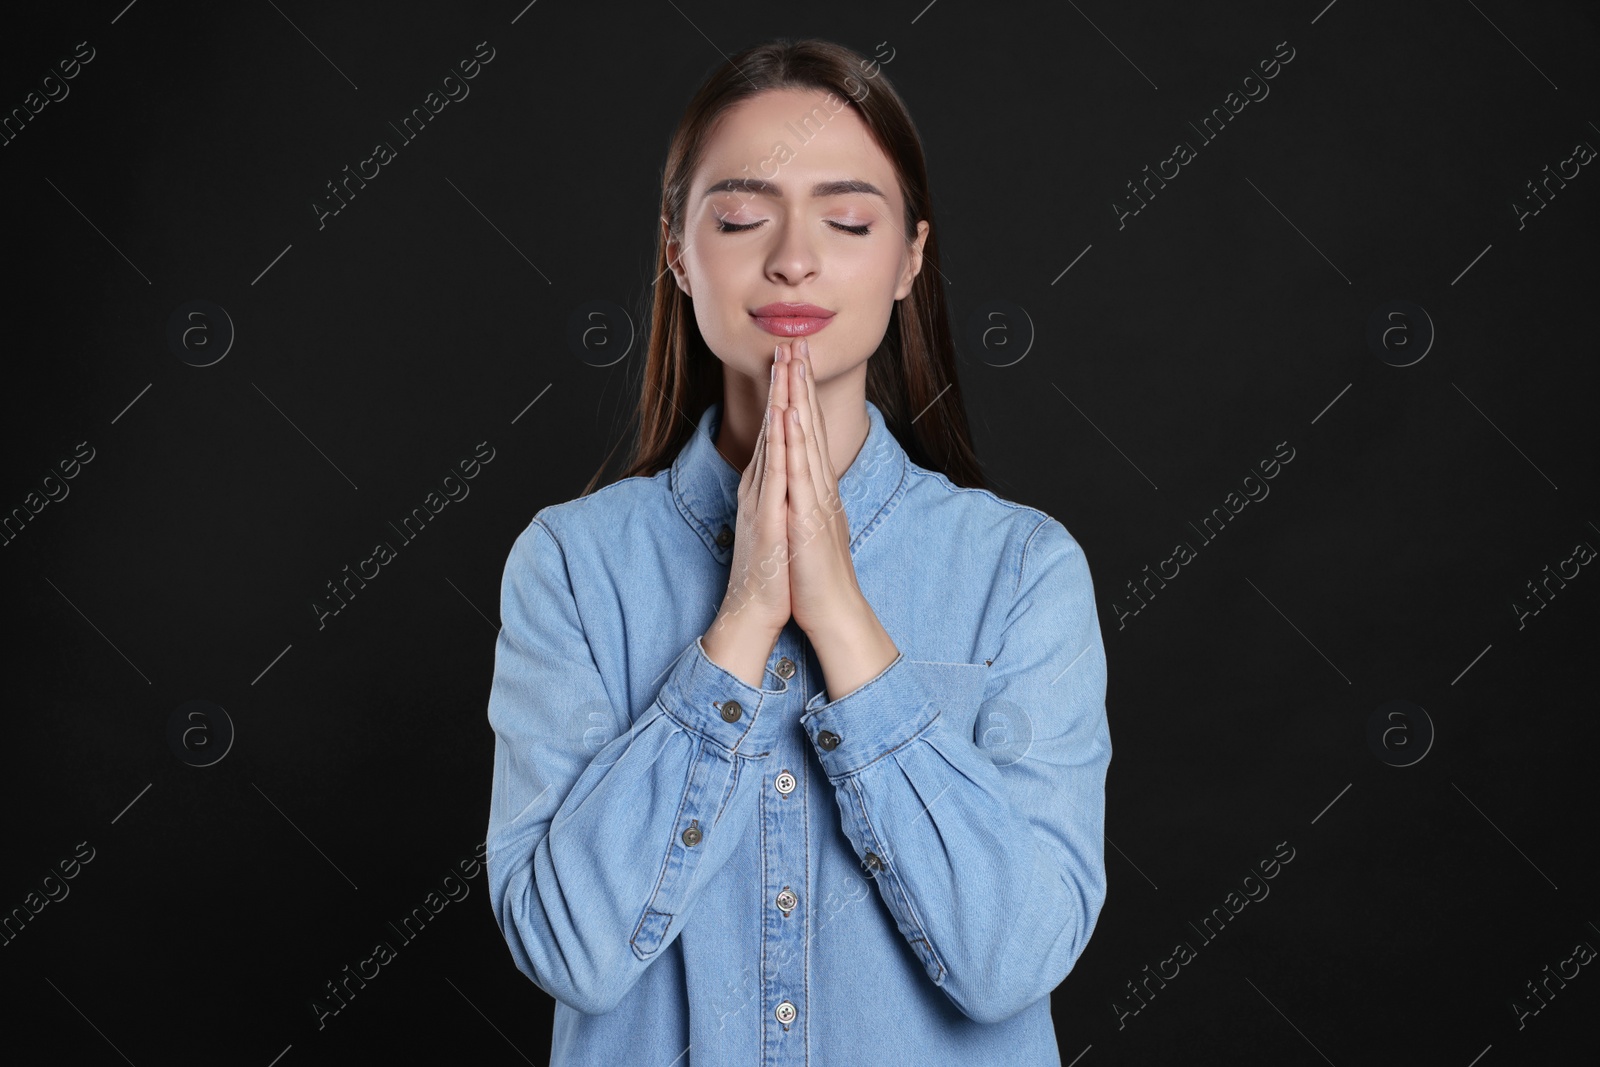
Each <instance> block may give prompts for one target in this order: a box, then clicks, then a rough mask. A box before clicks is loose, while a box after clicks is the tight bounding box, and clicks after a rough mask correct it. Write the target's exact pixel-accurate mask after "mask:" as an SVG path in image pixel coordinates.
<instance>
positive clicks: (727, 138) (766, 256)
mask: <svg viewBox="0 0 1600 1067" xmlns="http://www.w3.org/2000/svg"><path fill="white" fill-rule="evenodd" d="M826 99H827V95H826V94H825V93H822V92H818V91H814V90H789V89H784V90H771V91H767V92H763V93H760V94H758V95H756V96H754V97H751V98H749V99H747V100H745V101H742V102H741V103H740V104H738V105H737V106H735V107H734V108H732V109H731V110H729V111H728V112H726V113H724V115H723V116H722V118H721V120H720V121H719V123H718V125H717V126H716V128H715V129H714V131H713V133H712V137H711V139H710V141H709V143H708V144H707V146H706V149H705V153H704V156H703V158H702V160H701V163H700V166H699V168H698V169H697V170H696V172H695V174H694V178H693V181H692V183H691V185H690V188H689V198H688V201H687V204H686V206H685V211H684V234H683V244H682V246H681V248H680V247H679V246H678V245H677V244H676V242H669V243H668V249H667V254H668V257H669V262H673V263H674V264H675V274H676V276H677V280H678V285H679V287H680V288H682V289H683V291H684V292H685V293H687V294H688V295H689V296H690V298H691V299H692V300H693V303H694V315H695V321H696V323H698V324H699V327H700V333H701V336H703V337H704V338H705V340H706V344H707V345H709V346H710V348H711V351H712V352H714V353H716V355H717V358H718V359H720V360H722V362H723V363H724V364H725V365H726V367H727V369H729V370H734V371H737V372H739V373H742V374H745V375H748V376H751V377H754V378H756V379H757V380H758V382H760V383H763V384H764V383H765V382H766V380H767V378H768V376H769V374H768V368H769V367H770V366H771V364H772V353H773V349H774V348H775V346H776V345H777V344H779V343H780V342H782V341H784V340H787V339H790V338H797V337H798V336H800V334H799V333H797V332H796V329H797V320H795V319H793V318H791V319H789V321H788V322H787V323H786V322H784V321H783V320H782V319H769V318H767V317H766V316H764V315H763V316H758V315H757V314H756V313H757V312H758V311H761V310H762V309H763V308H767V307H768V306H769V305H772V304H785V303H788V304H810V305H814V306H815V307H817V308H820V309H822V310H823V311H824V312H832V316H831V317H830V318H826V320H825V321H826V325H823V326H822V328H821V329H816V330H814V332H810V333H807V334H805V335H804V336H806V337H807V339H808V343H809V345H810V350H811V359H812V370H813V374H814V375H815V376H816V379H817V380H818V381H819V382H822V381H826V380H828V379H829V378H832V377H835V376H837V375H839V374H842V373H845V372H847V371H850V370H853V369H854V368H856V367H857V366H859V365H860V364H862V363H864V362H865V361H866V360H867V358H868V357H870V356H871V355H872V353H873V352H874V351H875V350H876V349H877V347H878V344H879V342H881V341H882V340H883V335H884V331H885V330H886V329H887V328H888V325H889V316H890V314H891V313H892V312H893V310H894V301H896V300H899V299H901V298H902V297H904V296H905V295H906V294H907V293H909V292H910V291H911V282H912V279H913V278H915V277H916V274H917V271H918V270H920V269H921V266H922V245H923V242H924V241H925V240H926V235H927V231H928V223H927V222H926V221H919V222H918V223H917V231H916V232H915V233H911V234H908V233H906V232H905V230H904V219H905V202H904V200H903V199H902V197H901V195H900V188H899V183H898V182H897V181H896V180H895V171H894V165H893V164H892V163H891V162H890V161H889V158H888V157H887V156H886V155H884V153H883V151H882V150H881V149H880V148H879V147H878V146H877V144H876V143H875V142H874V141H873V140H872V137H871V135H870V134H869V133H868V131H867V127H866V125H865V124H864V123H862V121H861V119H860V118H859V117H858V116H857V114H856V111H855V109H854V108H853V107H850V106H839V105H842V104H843V101H842V100H841V98H838V97H835V98H833V100H832V101H831V102H829V103H825V102H824V101H825V100H826ZM830 103H831V105H833V106H834V107H838V110H833V109H832V107H830ZM802 135H804V136H805V137H809V138H810V139H809V140H802ZM727 180H733V181H737V182H743V183H744V184H743V185H742V186H740V185H734V186H733V187H731V188H721V189H718V190H717V191H715V192H709V193H708V190H711V189H713V188H715V187H717V186H720V185H722V184H723V183H724V182H725V181H727ZM830 183H831V184H833V185H834V187H833V188H823V189H821V190H820V191H819V190H818V189H817V188H816V187H817V186H818V185H819V184H822V185H827V184H830ZM845 183H851V184H852V185H853V187H851V186H850V185H846V184H845ZM874 190H876V191H874ZM819 192H820V195H817V194H818V193H819ZM783 310H784V311H785V312H786V314H787V315H790V316H793V315H803V314H804V312H796V311H794V310H792V309H783ZM775 330H776V331H777V332H774V331H775Z"/></svg>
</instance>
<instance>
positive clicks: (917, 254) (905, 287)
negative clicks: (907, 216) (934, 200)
mask: <svg viewBox="0 0 1600 1067" xmlns="http://www.w3.org/2000/svg"><path fill="white" fill-rule="evenodd" d="M927 241H928V220H927V219H918V220H917V236H916V239H915V240H914V241H912V242H911V244H910V245H908V246H907V247H906V257H907V258H906V266H905V269H904V270H902V271H901V272H900V284H899V285H898V286H896V287H895V291H894V298H895V299H896V300H903V299H905V297H906V296H908V295H909V294H910V292H911V283H912V281H913V280H915V279H916V277H917V275H918V274H919V273H921V271H922V246H923V245H924V244H926V243H927Z"/></svg>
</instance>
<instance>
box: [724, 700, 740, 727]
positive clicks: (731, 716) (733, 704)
mask: <svg viewBox="0 0 1600 1067" xmlns="http://www.w3.org/2000/svg"><path fill="white" fill-rule="evenodd" d="M743 711H744V708H743V707H741V706H740V705H739V702H738V701H737V700H725V701H723V702H722V721H723V722H738V721H739V715H740V714H741V713H742V712H743Z"/></svg>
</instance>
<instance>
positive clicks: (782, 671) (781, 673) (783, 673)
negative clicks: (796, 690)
mask: <svg viewBox="0 0 1600 1067" xmlns="http://www.w3.org/2000/svg"><path fill="white" fill-rule="evenodd" d="M778 677H779V678H782V679H783V680H784V681H786V682H787V681H788V680H789V679H790V678H793V677H794V660H792V659H790V658H789V657H788V656H784V657H783V658H782V659H780V660H779V661H778Z"/></svg>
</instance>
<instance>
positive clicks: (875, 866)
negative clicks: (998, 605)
mask: <svg viewBox="0 0 1600 1067" xmlns="http://www.w3.org/2000/svg"><path fill="white" fill-rule="evenodd" d="M861 865H862V866H863V867H865V868H866V869H867V870H869V871H881V870H883V861H882V860H880V859H879V858H878V854H877V853H876V852H868V853H867V854H866V855H865V856H863V857H862V858H861Z"/></svg>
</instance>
